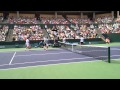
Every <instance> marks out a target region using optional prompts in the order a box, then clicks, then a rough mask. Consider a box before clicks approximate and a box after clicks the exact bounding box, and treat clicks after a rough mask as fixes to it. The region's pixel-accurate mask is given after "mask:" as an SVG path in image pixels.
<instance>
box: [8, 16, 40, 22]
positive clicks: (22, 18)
mask: <svg viewBox="0 0 120 90" xmlns="http://www.w3.org/2000/svg"><path fill="white" fill-rule="evenodd" d="M7 22H8V23H10V24H39V21H37V19H36V18H33V17H19V18H17V17H12V16H11V17H8V21H7Z"/></svg>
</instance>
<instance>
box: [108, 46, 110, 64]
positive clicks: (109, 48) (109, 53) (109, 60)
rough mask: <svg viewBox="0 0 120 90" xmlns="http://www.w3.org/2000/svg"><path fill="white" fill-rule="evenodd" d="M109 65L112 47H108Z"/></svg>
mask: <svg viewBox="0 0 120 90" xmlns="http://www.w3.org/2000/svg"><path fill="white" fill-rule="evenodd" d="M108 63H110V47H108Z"/></svg>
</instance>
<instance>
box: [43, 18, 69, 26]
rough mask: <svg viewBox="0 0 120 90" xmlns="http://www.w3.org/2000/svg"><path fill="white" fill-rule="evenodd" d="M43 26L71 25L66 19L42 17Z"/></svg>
mask: <svg viewBox="0 0 120 90" xmlns="http://www.w3.org/2000/svg"><path fill="white" fill-rule="evenodd" d="M41 23H42V24H70V23H69V22H68V21H67V20H66V19H64V18H50V17H49V18H48V17H41Z"/></svg>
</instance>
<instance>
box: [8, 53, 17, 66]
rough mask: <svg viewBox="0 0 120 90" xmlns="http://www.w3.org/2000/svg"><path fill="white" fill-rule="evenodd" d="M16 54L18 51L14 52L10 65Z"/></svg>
mask: <svg viewBox="0 0 120 90" xmlns="http://www.w3.org/2000/svg"><path fill="white" fill-rule="evenodd" d="M15 54H16V52H15V53H14V54H13V56H12V58H11V60H10V63H9V65H10V64H11V63H12V61H13V59H14V57H15Z"/></svg>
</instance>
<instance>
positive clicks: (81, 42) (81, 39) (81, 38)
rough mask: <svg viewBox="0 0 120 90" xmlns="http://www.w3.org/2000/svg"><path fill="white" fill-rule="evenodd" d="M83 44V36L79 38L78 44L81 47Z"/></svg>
mask: <svg viewBox="0 0 120 90" xmlns="http://www.w3.org/2000/svg"><path fill="white" fill-rule="evenodd" d="M83 43H84V38H83V36H81V37H80V44H81V45H83Z"/></svg>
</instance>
